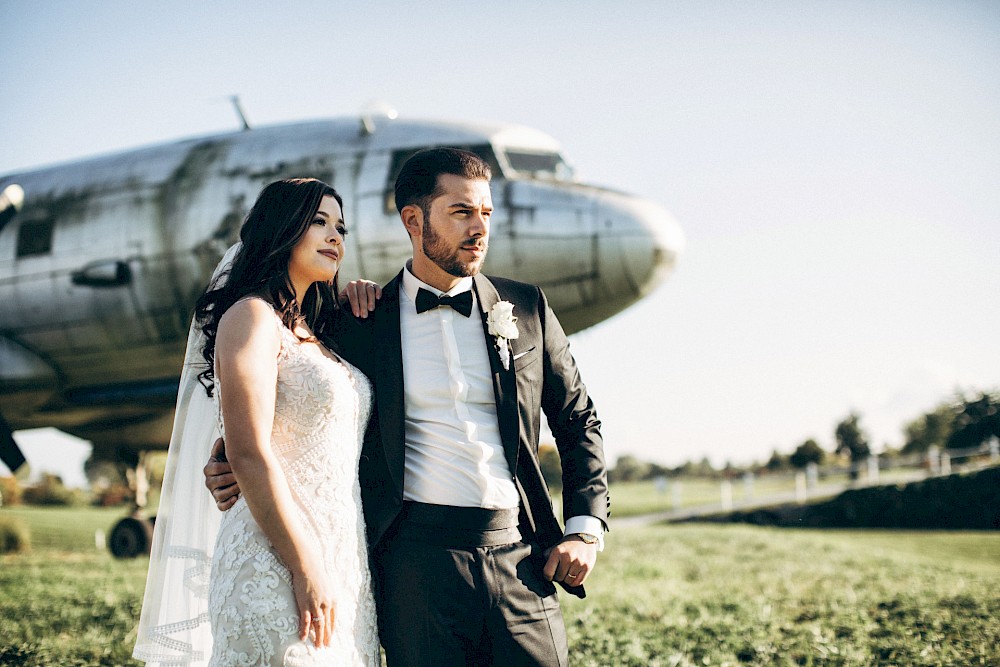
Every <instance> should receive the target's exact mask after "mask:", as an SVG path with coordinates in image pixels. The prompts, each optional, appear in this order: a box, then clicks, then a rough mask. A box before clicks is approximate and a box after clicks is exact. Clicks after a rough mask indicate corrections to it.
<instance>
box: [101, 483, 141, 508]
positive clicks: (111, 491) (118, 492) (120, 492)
mask: <svg viewBox="0 0 1000 667" xmlns="http://www.w3.org/2000/svg"><path fill="white" fill-rule="evenodd" d="M134 497H135V493H133V492H132V490H131V489H129V488H128V487H127V486H125V485H124V484H111V485H110V486H108V487H106V488H104V489H101V490H100V491H98V492H96V493H95V494H94V505H96V506H98V507H114V506H116V505H126V504H128V503H131V502H132V499H133V498H134Z"/></svg>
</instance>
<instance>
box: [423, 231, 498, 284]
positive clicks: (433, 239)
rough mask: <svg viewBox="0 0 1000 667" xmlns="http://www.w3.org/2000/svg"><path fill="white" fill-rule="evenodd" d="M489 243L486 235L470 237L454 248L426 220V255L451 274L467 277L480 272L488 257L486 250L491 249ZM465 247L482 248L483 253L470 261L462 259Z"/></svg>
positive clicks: (424, 244) (424, 240) (424, 249)
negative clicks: (460, 256) (461, 252)
mask: <svg viewBox="0 0 1000 667" xmlns="http://www.w3.org/2000/svg"><path fill="white" fill-rule="evenodd" d="M489 245H490V243H489V240H488V239H487V238H486V237H485V236H481V237H479V238H478V239H468V240H467V241H465V243H463V244H462V245H461V246H459V247H458V248H452V247H450V246H449V245H448V242H447V241H445V240H444V239H442V238H441V237H440V236H438V234H437V233H436V232H435V231H434V229H433V228H432V227H431V225H430V222H429V221H426V220H425V222H424V230H423V245H422V249H423V251H424V255H426V256H427V258H428V259H429V260H431V261H432V262H434V263H435V264H437V265H438V267H440V268H441V270H442V271H444V272H445V273H447V274H449V275H452V276H456V277H458V278H465V277H467V276H474V275H476V274H477V273H479V269H481V268H482V266H483V261H484V260H485V259H486V252H487V250H488V249H489ZM463 247H469V248H472V247H476V248H481V249H482V251H483V254H482V255H480V256H479V258H478V259H474V260H472V261H468V262H467V261H462V260H461V259H460V258H459V256H458V253H459V250H461V248H463Z"/></svg>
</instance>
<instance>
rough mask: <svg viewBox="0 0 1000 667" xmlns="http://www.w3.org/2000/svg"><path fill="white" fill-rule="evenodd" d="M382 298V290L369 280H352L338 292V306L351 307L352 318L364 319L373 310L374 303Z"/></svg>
mask: <svg viewBox="0 0 1000 667" xmlns="http://www.w3.org/2000/svg"><path fill="white" fill-rule="evenodd" d="M381 298H382V288H381V287H380V286H379V284H378V283H373V282H372V281H370V280H352V281H351V282H349V283H347V286H346V287H344V289H342V290H341V291H340V305H341V306H346V305H347V304H348V303H349V304H350V306H351V312H352V313H354V317H360V318H361V319H365V318H367V317H368V313H370V312H371V311H373V310H375V302H376V301H378V300H379V299H381Z"/></svg>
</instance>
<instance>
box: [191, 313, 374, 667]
mask: <svg viewBox="0 0 1000 667" xmlns="http://www.w3.org/2000/svg"><path fill="white" fill-rule="evenodd" d="M275 321H276V323H277V326H278V328H279V331H280V332H281V334H280V335H281V351H280V352H279V354H278V383H277V402H276V405H275V414H274V429H273V432H272V446H273V447H274V452H275V454H276V455H277V458H278V460H279V461H280V464H281V467H282V470H283V472H284V474H285V478H286V479H287V481H288V485H289V487H290V488H291V491H292V495H293V497H294V499H295V503H296V505H297V506H298V509H299V511H300V512H301V516H302V518H303V519H304V523H305V525H306V526H307V530H308V532H309V534H310V538H311V539H312V540H313V543H314V544H315V545H317V546H318V547H319V549H320V550H321V552H322V557H323V562H325V563H326V566H327V575H328V577H329V581H330V583H331V584H332V585H333V586H334V587H335V589H336V598H335V608H334V628H333V637H332V641H331V643H330V646H329V647H323V648H317V647H316V646H314V645H313V643H312V641H311V639H307V640H306V641H304V642H303V641H300V640H299V636H298V627H299V618H298V613H297V608H296V606H295V598H294V596H293V594H292V585H291V575H290V574H289V572H288V569H287V568H286V567H285V566H284V565H283V564H282V562H281V560H280V559H279V558H278V555H277V553H276V552H275V550H274V549H273V547H272V546H271V544H270V542H268V540H267V537H265V535H264V532H263V531H262V530H261V528H260V526H258V525H257V523H256V522H255V521H254V518H253V516H252V515H251V514H250V510H249V508H248V507H247V504H246V502H245V501H244V500H243V498H242V497H241V498H240V499H239V500H238V501H237V502H236V504H235V505H234V506H233V507H232V508H231V509H230V510H229V511H227V512H226V513H225V514H224V516H223V518H222V523H221V525H220V528H219V535H218V539H217V541H216V544H215V551H214V554H213V557H212V569H211V577H210V582H209V590H208V610H209V617H210V618H211V625H212V635H213V646H212V658H211V661H210V664H211V665H213V666H220V667H221V666H223V665H225V666H229V665H234V666H235V665H239V666H241V667H243V666H249V665H255V666H256V665H288V666H292V665H296V666H297V665H338V666H339V665H379V664H381V663H380V657H379V653H378V632H377V628H376V622H375V601H374V598H373V596H372V583H371V574H370V571H369V567H368V552H367V546H366V541H365V524H364V517H363V515H362V511H361V488H360V485H359V483H358V459H359V456H360V454H361V442H362V438H363V436H364V431H365V426H366V424H367V422H368V418H369V416H370V414H371V385H370V383H369V381H368V379H367V378H366V377H365V376H364V375H363V374H362V373H361V372H360V371H358V370H357V369H356V368H354V367H353V366H351V365H350V364H348V363H346V362H343V361H335V360H333V359H331V358H328V357H325V356H324V357H322V358H320V357H319V355H317V354H310V353H309V352H308V351H307V350H306V348H305V347H304V346H303V345H302V344H301V343H300V342H299V340H298V339H297V338H296V337H295V335H294V334H293V333H292V332H291V331H289V330H288V328H286V327H285V326H284V325H283V324H281V322H280V320H279V319H278V318H277V315H275ZM312 352H316V350H312ZM221 391H225V387H222V386H221V385H220V384H219V383H218V379H216V387H215V396H216V399H215V400H216V405H218V397H219V394H220V392H221ZM219 420H220V427H221V428H222V430H223V433H224V432H225V430H224V425H223V424H222V418H221V413H220V417H219Z"/></svg>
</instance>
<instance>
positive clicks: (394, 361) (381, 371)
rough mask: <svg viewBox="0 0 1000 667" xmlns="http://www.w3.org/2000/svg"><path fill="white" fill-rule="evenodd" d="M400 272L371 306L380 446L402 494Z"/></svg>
mask: <svg viewBox="0 0 1000 667" xmlns="http://www.w3.org/2000/svg"><path fill="white" fill-rule="evenodd" d="M402 276H403V274H402V272H400V273H399V274H398V275H397V276H396V277H395V278H393V279H392V280H391V281H389V284H388V285H386V286H385V289H383V290H382V299H381V303H379V307H378V308H377V309H376V310H375V313H374V317H375V322H374V327H375V329H374V336H375V341H374V351H375V354H376V355H377V357H378V362H377V366H376V368H377V372H376V376H375V395H376V399H377V405H378V415H379V428H380V429H381V435H382V438H381V439H382V447H383V448H384V450H385V459H386V463H387V464H388V468H389V474H390V475H391V476H392V481H393V483H394V484H395V485H396V491H397V496H398V497H402V494H403V462H404V448H405V428H406V427H405V423H404V419H405V410H406V407H405V402H404V399H403V348H402V342H401V341H402V339H401V334H400V324H399V287H400V283H401V282H402Z"/></svg>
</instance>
